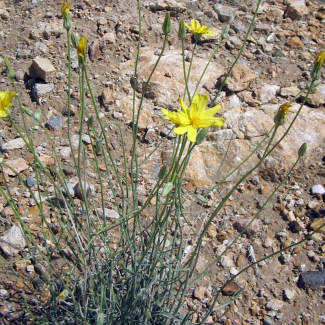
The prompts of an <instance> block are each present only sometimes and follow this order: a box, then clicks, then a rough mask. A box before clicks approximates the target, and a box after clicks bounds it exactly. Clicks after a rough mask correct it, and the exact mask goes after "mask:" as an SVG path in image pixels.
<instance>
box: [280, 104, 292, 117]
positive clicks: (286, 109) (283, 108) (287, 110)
mask: <svg viewBox="0 0 325 325" xmlns="http://www.w3.org/2000/svg"><path fill="white" fill-rule="evenodd" d="M290 107H291V105H290V104H289V103H285V104H283V105H281V106H280V108H279V112H281V114H282V115H283V117H284V118H285V119H286V120H287V122H288V121H289V120H288V117H287V114H288V113H294V111H292V110H291V109H290Z"/></svg>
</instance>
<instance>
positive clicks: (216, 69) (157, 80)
mask: <svg viewBox="0 0 325 325" xmlns="http://www.w3.org/2000/svg"><path fill="white" fill-rule="evenodd" d="M157 58H158V57H157V56H156V55H154V54H153V53H152V51H151V50H148V51H147V52H144V53H143V54H142V55H141V57H140V62H139V71H138V78H137V83H136V90H137V91H138V92H141V91H142V90H143V87H144V85H145V83H146V81H147V79H148V77H149V75H150V73H151V70H152V68H153V66H154V65H155V63H156V61H157ZM206 64H207V59H206V58H202V57H198V56H196V57H195V60H194V64H193V65H192V70H191V76H190V80H189V89H190V92H191V93H193V91H194V89H195V87H196V83H197V81H198V80H199V79H200V77H201V74H202V72H203V70H204V68H205V67H206ZM186 65H187V67H186V69H188V66H189V63H186ZM120 69H121V71H129V72H130V75H131V74H132V72H133V70H134V67H133V61H132V60H130V61H127V62H125V63H122V64H121V66H120ZM224 71H225V70H224V69H223V68H220V66H218V65H217V64H216V63H215V62H214V61H212V62H211V64H210V66H209V69H208V72H207V73H206V74H205V76H204V78H203V80H202V82H201V87H202V86H203V85H204V84H207V83H210V82H213V83H214V84H216V83H217V80H218V78H219V77H220V76H221V75H222V74H223V73H224ZM184 87H185V86H184V73H183V63H182V56H181V53H180V51H179V50H177V51H167V52H166V54H165V55H164V56H163V57H162V58H161V61H160V63H159V65H158V68H157V69H156V71H155V72H154V74H153V76H152V79H151V81H150V83H149V86H148V88H147V92H146V95H145V97H146V98H148V99H152V100H153V102H154V104H155V105H157V106H160V107H165V108H173V107H175V105H178V103H177V102H178V100H179V98H180V96H182V95H183V93H184ZM201 87H200V88H199V89H198V93H204V92H205V93H206V91H205V90H204V89H203V88H201Z"/></svg>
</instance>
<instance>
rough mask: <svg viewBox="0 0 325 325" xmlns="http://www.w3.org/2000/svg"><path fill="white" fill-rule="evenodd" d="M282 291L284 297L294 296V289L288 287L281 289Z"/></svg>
mask: <svg viewBox="0 0 325 325" xmlns="http://www.w3.org/2000/svg"><path fill="white" fill-rule="evenodd" d="M283 293H284V296H285V298H286V299H288V300H291V299H292V298H293V297H294V296H295V294H296V291H295V290H290V289H285V290H284V291H283Z"/></svg>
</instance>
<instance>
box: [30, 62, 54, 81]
mask: <svg viewBox="0 0 325 325" xmlns="http://www.w3.org/2000/svg"><path fill="white" fill-rule="evenodd" d="M54 72H55V68H54V66H53V64H52V62H51V61H50V60H49V59H46V58H40V57H37V58H35V59H34V60H33V62H32V64H31V66H30V67H29V72H28V74H29V76H30V77H33V78H38V79H42V80H44V81H45V82H46V83H48V82H50V81H51V80H52V79H53V75H54Z"/></svg>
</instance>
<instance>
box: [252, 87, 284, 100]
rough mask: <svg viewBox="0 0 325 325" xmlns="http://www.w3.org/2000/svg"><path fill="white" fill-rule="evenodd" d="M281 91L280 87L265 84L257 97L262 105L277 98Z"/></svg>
mask: <svg viewBox="0 0 325 325" xmlns="http://www.w3.org/2000/svg"><path fill="white" fill-rule="evenodd" d="M279 89H280V87H279V86H277V85H268V84H263V85H262V86H261V87H260V88H259V90H258V92H257V96H258V98H259V100H260V101H261V102H262V103H267V102H269V101H270V100H272V99H275V98H276V93H277V91H278V90H279Z"/></svg>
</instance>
